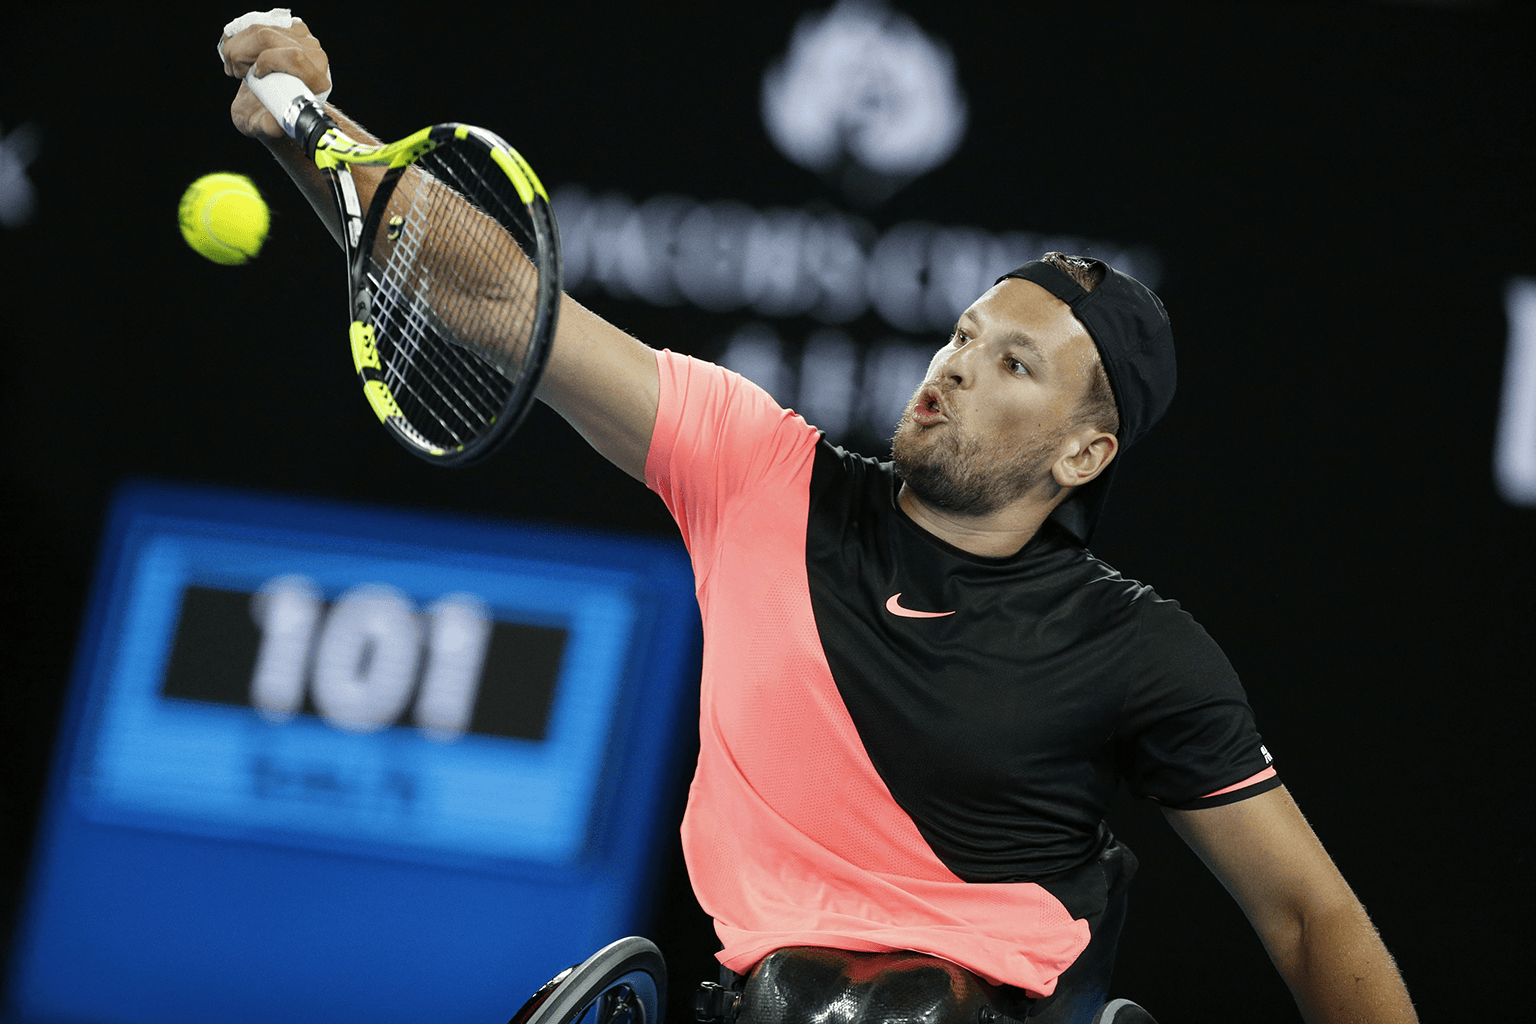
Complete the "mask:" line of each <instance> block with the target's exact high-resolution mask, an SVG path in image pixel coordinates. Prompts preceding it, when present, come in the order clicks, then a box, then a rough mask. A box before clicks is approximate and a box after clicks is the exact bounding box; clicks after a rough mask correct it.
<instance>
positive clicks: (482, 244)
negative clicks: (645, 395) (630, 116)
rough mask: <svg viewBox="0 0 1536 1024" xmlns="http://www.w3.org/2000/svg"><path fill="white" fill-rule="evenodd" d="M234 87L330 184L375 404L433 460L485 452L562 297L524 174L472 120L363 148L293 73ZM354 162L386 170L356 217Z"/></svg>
mask: <svg viewBox="0 0 1536 1024" xmlns="http://www.w3.org/2000/svg"><path fill="white" fill-rule="evenodd" d="M245 83H246V85H248V86H250V87H251V91H252V92H254V93H255V94H256V97H257V98H258V99H259V100H261V102H262V105H263V106H265V107H266V108H267V109H268V110H269V111H271V112H272V115H273V116H274V117H275V118H277V121H278V123H279V124H280V125H282V126H283V130H284V131H285V132H287V133H288V134H289V135H290V136H292V137H293V138H294V139H295V140H296V141H297V142H298V143H299V144H300V145H301V146H302V147H303V149H304V152H305V154H306V155H307V156H308V157H309V158H310V159H311V160H313V161H314V162H315V166H316V167H318V168H320V169H321V170H322V171H323V172H324V173H325V176H326V178H327V180H328V181H329V182H330V186H331V193H332V196H333V198H334V199H335V200H336V207H337V210H338V212H339V213H340V217H341V237H342V247H343V249H344V250H345V252H346V257H347V281H348V287H349V291H350V295H351V311H352V328H351V341H352V361H353V364H354V365H355V366H356V368H357V373H358V376H359V377H360V378H361V381H362V385H363V393H364V394H365V395H366V396H367V398H368V403H369V404H370V405H371V406H372V407H373V411H374V413H376V414H377V415H378V417H379V420H380V421H381V422H382V423H383V424H384V426H385V427H387V428H388V429H389V431H390V432H391V433H392V434H393V435H394V436H395V438H396V439H397V440H399V441H400V443H401V444H403V445H405V446H406V447H407V448H409V449H410V450H411V451H413V452H415V453H416V454H417V455H420V456H421V457H422V458H424V459H427V460H428V461H430V462H435V463H438V464H441V465H463V464H465V463H467V462H471V461H473V460H475V459H478V458H481V457H483V456H485V455H488V454H489V453H490V452H491V451H492V449H493V448H494V447H495V446H496V445H497V444H498V443H500V442H501V441H503V440H505V439H506V438H507V437H508V436H509V435H510V434H511V432H512V431H513V430H515V429H516V427H517V425H518V424H519V423H520V422H521V421H522V419H523V417H524V416H525V415H526V414H527V412H528V408H529V407H530V406H531V405H532V404H533V393H534V389H535V388H536V387H537V386H538V383H539V376H540V374H542V373H543V370H544V363H545V360H546V358H547V357H548V354H549V349H550V345H551V344H552V342H553V341H554V336H555V321H556V317H557V315H558V313H559V308H560V239H559V233H558V231H557V229H556V226H555V218H554V214H553V213H552V212H551V210H550V207H549V196H548V195H547V194H546V193H545V191H544V186H543V185H541V184H540V183H539V179H538V177H537V176H536V175H535V174H534V173H533V169H532V168H531V167H529V166H528V164H527V163H526V162H525V161H524V160H523V158H522V157H521V156H519V155H518V153H517V151H516V150H514V149H513V148H512V147H511V146H509V145H507V144H506V142H504V141H502V139H501V138H500V137H498V136H497V135H495V134H493V133H491V132H488V131H486V130H485V129H483V128H475V127H472V126H470V125H464V124H453V123H449V124H439V125H433V126H432V127H430V128H423V129H422V130H421V131H419V132H417V133H415V134H414V135H411V136H408V137H406V138H404V139H401V140H400V141H399V142H392V143H389V144H387V145H370V144H366V143H360V142H357V141H355V140H353V139H349V138H347V137H346V136H345V135H343V134H342V133H341V130H340V129H339V128H338V127H337V125H336V122H335V121H334V120H332V119H331V117H330V115H328V114H326V112H325V109H324V108H323V107H322V106H321V105H320V103H319V102H318V101H317V100H316V99H315V97H314V95H313V94H312V93H311V92H310V91H309V89H308V88H306V87H305V85H304V83H303V82H302V81H301V80H299V79H298V78H296V77H295V76H293V75H289V74H284V73H282V72H271V73H269V74H268V75H266V76H265V77H263V78H257V77H256V76H255V75H248V76H246V79H245ZM353 165H373V166H381V167H384V168H386V170H385V172H384V175H383V179H382V180H381V181H380V183H379V185H378V188H377V189H376V191H375V192H374V194H373V199H372V201H371V202H370V203H369V204H368V210H367V212H366V213H364V212H363V211H362V209H361V205H360V203H359V201H358V195H357V188H356V186H355V185H354V183H353V181H352V173H351V167H352V166H353Z"/></svg>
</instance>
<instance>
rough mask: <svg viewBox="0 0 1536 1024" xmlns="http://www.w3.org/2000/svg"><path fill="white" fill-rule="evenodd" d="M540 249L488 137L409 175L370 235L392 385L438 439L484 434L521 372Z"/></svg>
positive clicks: (455, 440) (447, 444)
mask: <svg viewBox="0 0 1536 1024" xmlns="http://www.w3.org/2000/svg"><path fill="white" fill-rule="evenodd" d="M538 251H539V250H538V245H537V242H536V240H535V233H534V229H533V225H532V223H531V219H530V216H529V213H528V210H527V207H526V205H525V204H524V203H523V202H522V199H521V197H520V196H518V194H517V190H516V188H515V187H514V185H513V183H512V181H511V180H510V179H509V178H508V177H507V174H506V173H505V172H504V171H503V170H502V169H501V167H500V166H498V165H497V164H496V163H495V162H494V160H493V159H492V158H491V156H490V153H489V152H488V151H486V150H485V149H483V148H481V147H480V146H478V145H455V144H452V143H447V144H444V145H442V146H439V147H438V148H437V149H436V150H434V151H433V152H431V153H429V154H427V155H426V156H424V157H423V158H422V159H421V160H420V161H418V162H417V164H416V165H415V166H414V167H413V168H412V169H411V171H409V172H408V173H407V175H406V176H405V177H404V178H403V179H402V181H401V183H400V187H399V188H398V189H397V190H396V192H395V195H394V197H393V198H392V199H391V202H390V207H389V211H388V213H387V214H386V215H385V217H383V218H382V219H381V223H380V225H379V234H378V237H377V238H376V239H375V240H374V243H373V250H372V260H371V261H370V266H369V267H368V278H369V281H370V285H371V287H372V289H373V295H374V303H373V316H372V319H373V323H374V327H375V335H376V344H377V346H378V351H379V356H380V359H381V362H382V363H383V366H384V377H385V383H386V384H388V386H389V388H390V390H391V392H392V394H393V395H394V397H395V401H396V403H397V404H398V405H399V406H400V408H401V412H402V414H403V416H404V418H405V420H406V422H407V423H408V424H410V426H411V427H412V428H413V429H414V432H415V433H417V434H418V435H420V436H421V437H422V438H424V439H426V440H427V441H428V442H429V444H430V445H433V446H438V447H443V448H448V449H452V448H457V447H460V446H463V445H466V444H468V443H469V442H470V441H472V440H473V439H474V438H476V437H478V436H481V435H483V434H485V433H487V432H488V431H489V430H490V429H491V427H492V425H493V424H494V423H495V422H496V421H497V419H498V417H499V416H501V415H502V414H503V411H504V410H505V409H506V407H507V404H508V402H509V400H510V398H511V396H512V394H513V392H514V391H515V390H516V388H517V384H518V382H519V381H520V380H521V379H522V377H523V376H524V375H525V373H526V370H527V363H528V361H529V359H530V358H532V357H533V355H534V354H535V353H534V352H533V346H532V345H530V344H529V341H530V339H531V337H532V335H533V332H534V329H535V324H536V323H537V316H538V269H537V268H536V267H535V266H534V264H533V263H532V262H530V257H529V254H536V253H537V252H538Z"/></svg>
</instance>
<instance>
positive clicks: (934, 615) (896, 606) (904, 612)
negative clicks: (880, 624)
mask: <svg viewBox="0 0 1536 1024" xmlns="http://www.w3.org/2000/svg"><path fill="white" fill-rule="evenodd" d="M900 597H901V595H900V594H899V593H897V594H892V595H891V599H890V600H889V601H887V602H885V610H886V611H888V612H890V613H891V614H892V615H900V616H901V617H902V618H904V619H942V618H943V617H944V616H946V615H953V614H955V613H954V612H918V611H913V610H912V609H911V608H903V607H902V606H901V601H900V600H899V598H900Z"/></svg>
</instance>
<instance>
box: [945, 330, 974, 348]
mask: <svg viewBox="0 0 1536 1024" xmlns="http://www.w3.org/2000/svg"><path fill="white" fill-rule="evenodd" d="M970 340H971V339H970V338H968V337H966V335H965V331H963V330H961V329H960V328H959V327H956V328H955V333H953V334H951V335H950V336H949V343H950V344H951V345H953V346H955V348H959V347H960V346H961V345H964V344H965V343H966V342H968V341H970Z"/></svg>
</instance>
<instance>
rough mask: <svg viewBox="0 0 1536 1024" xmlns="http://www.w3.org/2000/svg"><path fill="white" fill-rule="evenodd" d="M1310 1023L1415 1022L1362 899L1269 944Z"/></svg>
mask: <svg viewBox="0 0 1536 1024" xmlns="http://www.w3.org/2000/svg"><path fill="white" fill-rule="evenodd" d="M1266 945H1267V946H1268V947H1269V955H1270V958H1271V959H1272V960H1273V961H1274V964H1275V967H1276V968H1277V969H1278V970H1279V971H1280V974H1281V976H1282V977H1283V978H1285V982H1286V984H1287V985H1288V986H1290V989H1291V994H1292V995H1293V996H1294V997H1295V999H1296V1005H1297V1006H1298V1007H1300V1008H1301V1013H1302V1017H1303V1018H1304V1019H1305V1020H1306V1021H1307V1022H1308V1024H1346V1022H1347V1024H1389V1022H1390V1024H1411V1022H1416V1021H1417V1020H1418V1019H1419V1018H1418V1015H1417V1014H1416V1013H1415V1012H1414V1009H1413V1003H1412V1002H1411V1001H1410V1000H1409V998H1408V990H1407V988H1406V987H1405V986H1404V984H1403V979H1402V975H1401V974H1399V973H1398V969H1397V965H1396V963H1394V962H1393V960H1392V956H1391V954H1390V953H1388V952H1387V948H1386V946H1385V945H1384V944H1383V943H1382V941H1381V937H1380V936H1379V935H1378V934H1377V933H1376V929H1375V927H1374V926H1373V925H1372V924H1371V922H1370V919H1369V918H1368V917H1367V916H1366V913H1365V908H1364V907H1362V906H1361V905H1360V903H1359V901H1357V900H1353V899H1352V900H1350V901H1348V902H1347V903H1344V904H1342V905H1339V906H1337V907H1335V908H1333V909H1332V910H1330V911H1329V912H1327V913H1323V914H1319V915H1315V917H1314V919H1312V920H1309V921H1307V922H1305V923H1304V924H1302V925H1299V926H1297V927H1295V928H1293V929H1290V930H1288V933H1287V934H1286V935H1285V936H1284V937H1283V938H1278V939H1275V938H1272V939H1270V940H1269V941H1267V942H1266Z"/></svg>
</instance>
